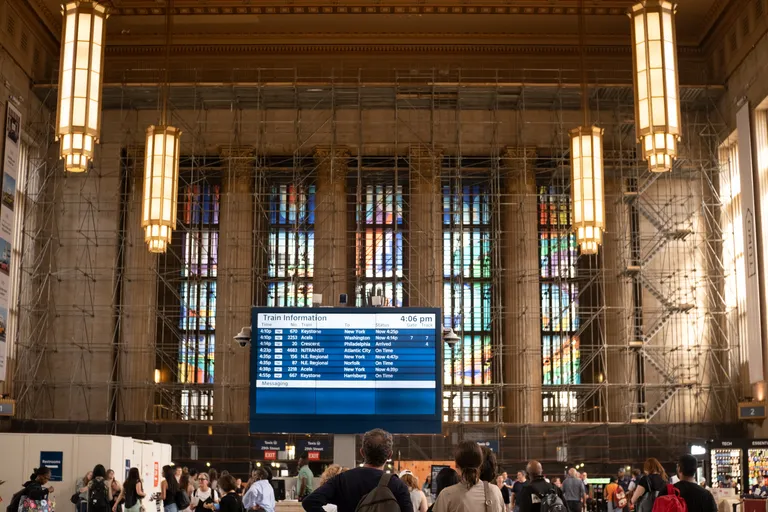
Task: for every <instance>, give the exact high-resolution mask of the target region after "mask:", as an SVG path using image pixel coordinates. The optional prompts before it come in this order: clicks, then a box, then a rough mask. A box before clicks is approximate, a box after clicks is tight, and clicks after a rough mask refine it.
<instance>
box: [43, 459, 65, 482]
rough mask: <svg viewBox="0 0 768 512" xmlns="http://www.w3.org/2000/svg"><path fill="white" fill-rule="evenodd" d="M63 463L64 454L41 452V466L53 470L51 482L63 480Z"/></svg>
mask: <svg viewBox="0 0 768 512" xmlns="http://www.w3.org/2000/svg"><path fill="white" fill-rule="evenodd" d="M63 462H64V453H63V452H40V466H41V467H42V466H45V467H47V468H48V469H50V470H51V482H61V481H62V480H63V477H64V475H63V469H62V468H63V466H64V464H63Z"/></svg>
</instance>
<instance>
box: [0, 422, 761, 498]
mask: <svg viewBox="0 0 768 512" xmlns="http://www.w3.org/2000/svg"><path fill="white" fill-rule="evenodd" d="M392 451H393V439H392V435H391V434H389V433H388V432H386V431H384V430H381V429H375V430H371V431H370V432H367V433H366V434H365V435H364V436H363V443H362V448H361V450H360V454H361V455H362V457H363V464H362V465H361V466H360V467H356V468H352V469H348V468H344V467H341V466H339V465H337V464H333V465H330V466H329V467H327V468H326V470H325V472H324V473H323V474H322V475H321V476H320V479H319V485H318V486H317V487H315V485H314V476H313V474H312V471H311V470H310V469H309V466H308V456H307V455H306V454H302V455H301V456H300V457H299V460H298V466H299V471H298V477H297V481H296V497H297V498H298V499H299V501H301V503H302V506H303V508H304V510H305V511H306V512H381V511H383V510H386V511H392V512H540V511H541V510H567V511H568V512H582V511H584V510H588V504H589V503H590V492H589V485H590V484H589V480H588V476H587V474H586V473H579V472H578V471H577V470H576V468H571V469H570V470H569V471H568V472H567V475H566V476H565V478H563V479H561V478H560V477H554V476H553V478H552V479H549V478H547V477H546V475H545V473H544V469H543V467H542V465H541V463H539V462H538V461H535V460H532V461H530V462H529V463H528V464H527V467H526V469H525V470H524V471H523V470H520V471H517V472H516V473H515V477H514V478H512V477H511V476H510V475H508V474H507V473H506V472H505V471H503V470H501V469H500V468H498V466H497V463H496V458H495V455H494V453H493V452H492V451H491V450H489V449H488V448H485V447H481V446H479V445H478V444H477V443H476V442H473V441H464V442H461V443H459V444H458V446H457V447H456V452H455V460H454V462H455V467H456V469H452V468H443V469H442V470H441V471H440V472H438V473H437V474H436V475H435V477H434V480H435V481H434V486H433V485H432V482H431V479H430V478H427V479H426V481H425V482H424V485H423V486H420V485H419V481H418V479H417V477H416V476H415V475H414V474H413V473H411V472H410V471H404V472H402V473H401V474H400V475H399V476H398V475H392V474H390V472H389V471H386V470H385V466H386V464H387V461H388V460H390V459H391V458H392ZM697 466H698V464H697V461H696V459H695V458H694V457H693V456H690V455H685V456H683V457H681V458H680V459H679V461H678V464H677V471H676V473H677V474H676V475H674V476H673V477H672V478H669V477H668V475H667V474H666V473H665V471H664V468H663V467H662V465H661V464H660V463H659V461H658V460H656V459H654V458H650V459H648V460H646V461H645V464H644V465H643V468H642V471H640V470H635V471H632V472H631V473H630V472H627V471H625V470H624V469H620V470H619V471H618V473H617V475H615V476H613V477H611V478H610V483H609V484H608V485H607V486H606V487H605V489H604V492H603V499H604V501H605V503H606V505H607V511H608V512H629V511H630V510H634V511H636V512H650V511H651V510H652V508H653V503H654V502H655V501H656V500H658V499H661V497H663V496H668V495H670V493H671V494H673V495H674V496H675V497H676V499H677V497H678V496H679V499H681V500H683V501H684V502H685V503H686V504H687V506H688V510H689V511H701V512H715V511H716V510H717V506H716V503H715V500H714V497H713V495H712V493H711V492H710V491H711V489H707V488H706V487H705V486H704V485H703V484H702V483H700V482H697V481H696V478H695V477H696V471H697ZM50 476H51V472H50V470H49V469H48V468H45V467H41V468H38V469H36V470H35V472H34V473H33V474H32V475H31V476H30V479H29V481H28V482H26V483H25V484H24V486H23V488H22V490H20V491H19V492H17V493H16V494H15V495H14V497H13V500H12V501H11V503H10V506H9V507H8V509H7V512H45V511H44V510H34V511H32V510H30V511H27V510H22V509H23V506H21V507H20V504H23V502H24V500H25V499H26V500H33V501H35V502H44V501H46V500H48V495H49V493H51V492H52V491H53V487H52V486H50V485H49V480H50ZM162 476H163V478H162V481H161V482H160V492H159V493H156V494H154V495H152V496H149V498H148V500H146V501H148V502H154V504H155V507H156V508H157V512H208V511H213V512H251V511H259V512H261V511H263V512H275V503H276V500H275V492H274V488H273V486H272V484H271V480H272V473H271V470H270V469H269V467H267V466H264V467H258V468H256V469H255V470H254V471H253V472H252V473H251V478H250V479H249V480H248V481H247V482H243V481H242V480H241V479H239V478H235V477H234V476H233V475H230V474H229V473H228V472H227V471H222V472H221V474H220V475H219V474H218V473H217V472H216V470H215V469H211V470H210V471H209V472H201V473H198V472H197V471H196V470H194V469H190V470H188V471H187V470H186V468H181V467H172V466H164V467H163V469H162ZM751 492H752V494H754V495H758V496H759V495H768V480H764V479H763V478H760V479H759V480H758V484H757V485H756V486H753V488H752V489H751ZM146 497H147V492H146V491H145V488H144V484H143V482H142V479H141V475H140V472H139V470H138V469H137V468H130V470H129V472H128V476H127V478H126V480H125V482H123V483H122V484H121V483H120V482H119V481H118V480H117V479H116V478H115V472H114V471H112V470H107V469H105V467H104V466H103V465H101V464H97V465H96V466H95V467H94V468H93V470H91V471H88V472H87V473H86V474H85V475H84V476H83V477H82V478H81V479H79V480H78V482H77V485H76V488H75V489H74V494H73V495H72V498H71V501H72V503H73V504H74V505H75V507H76V512H146V510H145V509H144V505H143V503H144V500H143V498H146ZM433 497H434V499H433ZM382 504H385V505H388V507H387V506H382ZM543 504H546V506H544V507H543V508H542V505H543ZM382 507H383V508H382ZM558 507H559V508H558ZM32 508H34V507H32ZM38 509H40V507H38ZM379 509H381V510H379Z"/></svg>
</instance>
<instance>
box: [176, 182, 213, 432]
mask: <svg viewBox="0 0 768 512" xmlns="http://www.w3.org/2000/svg"><path fill="white" fill-rule="evenodd" d="M220 201H221V191H220V186H219V185H218V184H216V183H210V182H202V183H197V184H193V185H185V186H182V187H181V190H180V193H179V203H180V204H179V214H178V215H179V222H180V223H181V224H182V225H183V229H182V230H181V258H182V261H181V271H180V273H181V283H180V285H179V289H178V293H179V302H180V304H179V305H180V310H181V311H180V316H179V324H178V328H179V333H180V341H179V352H178V379H177V380H178V382H179V383H182V384H185V385H201V384H213V379H214V359H215V358H214V352H215V342H214V338H215V335H214V331H215V329H216V277H217V275H218V245H219V232H218V230H219V207H220ZM180 406H181V418H182V419H195V420H206V419H212V418H213V409H212V406H213V390H212V389H211V388H210V387H208V388H194V389H191V388H186V389H184V390H182V394H181V398H180Z"/></svg>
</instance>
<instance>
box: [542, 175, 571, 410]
mask: <svg viewBox="0 0 768 512" xmlns="http://www.w3.org/2000/svg"><path fill="white" fill-rule="evenodd" d="M570 212H571V208H570V198H569V196H568V194H567V193H565V191H563V190H559V189H557V188H556V187H540V188H539V263H540V274H539V275H540V281H541V332H542V384H543V385H544V394H543V397H542V400H543V406H544V420H545V421H570V420H571V419H572V418H573V415H574V412H575V407H576V403H577V400H576V394H575V392H573V391H553V390H550V389H548V386H569V385H575V384H580V383H581V373H580V366H581V353H580V350H579V337H578V330H579V315H578V308H579V299H578V297H579V285H578V282H577V281H576V263H577V251H576V237H575V235H574V234H573V232H572V230H571V214H570Z"/></svg>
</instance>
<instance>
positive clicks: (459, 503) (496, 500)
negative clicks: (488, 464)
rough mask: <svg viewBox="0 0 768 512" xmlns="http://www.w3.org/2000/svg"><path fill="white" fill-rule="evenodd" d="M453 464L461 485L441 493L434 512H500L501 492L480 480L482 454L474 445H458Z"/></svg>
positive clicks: (502, 503)
mask: <svg viewBox="0 0 768 512" xmlns="http://www.w3.org/2000/svg"><path fill="white" fill-rule="evenodd" d="M455 462H456V468H457V470H458V472H459V473H460V474H461V482H459V483H458V484H456V485H452V486H451V487H447V488H446V489H443V492H441V493H440V495H439V496H438V497H437V501H436V502H435V505H434V507H433V510H434V512H504V498H503V497H502V495H501V490H499V488H498V486H495V485H490V484H489V483H488V482H484V481H482V480H480V466H481V465H482V464H483V452H482V450H480V446H478V444H477V442H475V441H462V442H461V443H459V445H458V446H457V449H456V458H455ZM486 501H487V502H488V504H487V507H486Z"/></svg>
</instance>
